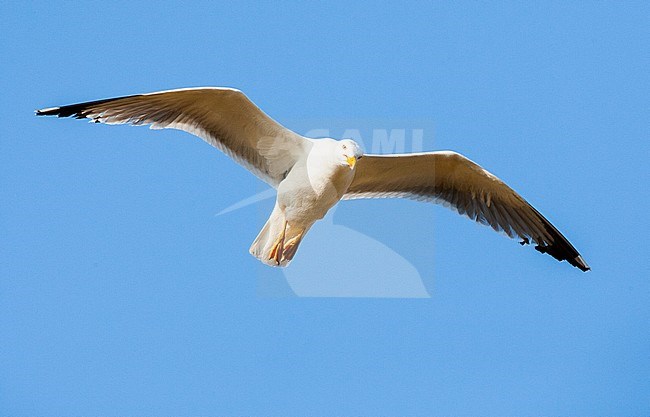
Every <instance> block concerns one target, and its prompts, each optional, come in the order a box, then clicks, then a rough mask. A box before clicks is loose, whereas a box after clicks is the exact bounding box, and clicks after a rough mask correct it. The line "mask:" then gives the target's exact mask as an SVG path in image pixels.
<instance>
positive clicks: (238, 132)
mask: <svg viewBox="0 0 650 417" xmlns="http://www.w3.org/2000/svg"><path fill="white" fill-rule="evenodd" d="M36 115H38V116H58V117H75V118H77V119H84V118H87V119H90V121H92V122H95V123H105V124H131V125H149V126H150V128H151V129H178V130H183V131H186V132H189V133H191V134H193V135H196V136H198V137H200V138H201V139H203V140H205V141H206V142H208V143H209V144H210V145H212V146H214V147H215V148H217V149H219V150H220V151H222V152H224V153H225V154H226V155H228V156H230V157H231V158H232V159H234V160H235V161H236V162H238V163H239V164H241V165H243V166H244V167H245V168H247V169H248V170H250V171H251V172H252V173H253V174H255V175H256V176H258V177H259V178H260V179H261V180H263V181H265V182H266V183H268V184H269V185H271V186H272V187H273V188H274V189H275V190H276V191H277V196H276V201H275V206H274V208H273V211H272V212H271V215H270V217H269V219H268V221H267V222H266V224H265V225H264V227H262V230H261V231H260V232H259V234H258V235H257V238H255V240H254V241H253V244H252V245H251V247H250V250H249V251H250V253H251V254H252V255H253V256H254V257H256V258H257V259H259V260H260V261H261V262H263V263H265V264H267V265H271V266H279V267H284V266H287V265H288V264H289V263H290V262H291V260H292V259H293V258H294V256H295V255H296V251H297V249H298V246H299V245H300V242H301V241H302V239H303V238H304V237H305V234H306V233H307V232H308V231H309V229H310V228H311V227H312V225H313V224H314V223H315V222H316V221H318V220H320V219H322V218H323V217H324V216H325V214H326V213H327V212H328V210H329V209H330V208H332V207H333V206H334V205H336V204H337V203H338V202H339V201H340V200H352V199H362V198H409V199H415V200H420V201H430V202H434V203H439V204H442V205H444V206H446V207H449V208H451V209H453V210H455V211H457V212H458V213H459V214H461V215H465V216H467V217H469V218H470V219H472V220H474V221H476V222H478V223H481V224H484V225H488V226H491V227H492V229H494V230H495V231H497V232H502V233H504V234H505V235H507V236H508V237H510V238H518V239H520V243H521V244H522V245H527V244H529V243H531V242H533V243H534V244H535V249H537V250H538V251H539V252H541V253H546V254H549V255H551V256H552V257H554V258H555V259H557V260H558V261H563V260H566V261H568V262H569V263H570V264H571V265H573V266H575V267H577V268H579V269H580V270H582V271H588V270H589V269H590V268H589V266H588V265H587V263H586V262H585V260H584V259H583V258H582V256H581V255H580V254H579V253H578V251H577V250H576V249H575V248H574V247H573V245H571V243H569V241H568V240H567V239H566V238H565V237H564V236H563V235H562V233H560V232H559V231H558V230H557V229H556V228H555V227H554V226H553V225H552V224H551V223H550V222H549V221H548V220H547V219H546V218H545V217H544V216H542V214H540V212H539V211H537V210H536V209H535V208H534V207H533V206H532V205H530V204H529V203H528V202H527V201H526V200H524V198H522V197H521V196H520V195H519V194H517V192H515V191H514V190H513V189H512V188H510V187H509V186H508V185H506V184H505V183H504V182H503V181H501V180H500V179H499V178H497V177H496V176H495V175H493V174H491V173H490V172H488V171H486V170H485V169H483V168H482V167H481V166H479V165H478V164H476V163H474V162H473V161H471V160H469V159H468V158H466V157H465V156H463V155H461V154H459V153H456V152H453V151H435V152H424V153H411V154H391V155H369V154H366V155H364V153H363V151H362V150H361V147H360V146H359V145H358V144H357V143H356V142H354V141H353V140H351V139H343V140H335V139H332V138H321V139H311V138H306V137H303V136H301V135H299V134H297V133H295V132H293V131H291V130H289V129H287V128H285V127H283V126H282V125H280V124H279V123H277V122H276V121H274V120H273V119H271V118H270V117H269V116H267V115H266V114H265V113H264V112H263V111H262V110H261V109H260V108H259V107H257V106H256V105H255V104H254V103H253V102H252V101H251V100H250V99H248V97H246V95H244V93H242V92H241V91H239V90H236V89H233V88H223V87H201V88H183V89H176V90H168V91H159V92H153V93H148V94H138V95H131V96H124V97H117V98H109V99H104V100H97V101H90V102H85V103H79V104H71V105H67V106H61V107H51V108H46V109H41V110H36Z"/></svg>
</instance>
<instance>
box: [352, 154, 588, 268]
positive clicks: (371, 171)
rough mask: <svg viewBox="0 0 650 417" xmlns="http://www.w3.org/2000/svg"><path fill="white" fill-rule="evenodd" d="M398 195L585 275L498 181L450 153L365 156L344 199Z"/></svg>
mask: <svg viewBox="0 0 650 417" xmlns="http://www.w3.org/2000/svg"><path fill="white" fill-rule="evenodd" d="M382 197H387V198H390V197H403V198H412V199H416V200H424V201H435V202H439V203H442V204H443V205H445V206H447V207H450V208H452V209H454V210H456V211H457V212H458V213H459V214H463V215H466V216H467V217H469V218H470V219H472V220H475V221H477V222H479V223H482V224H486V225H490V226H492V228H493V229H494V230H496V231H503V232H505V233H506V234H507V235H508V236H509V237H511V238H514V237H515V236H518V237H519V238H521V240H522V244H525V243H529V241H531V240H532V241H533V242H535V243H536V246H535V249H537V250H538V251H540V252H542V253H548V254H549V255H551V256H553V257H554V258H555V259H557V260H559V261H562V260H567V261H568V262H569V263H570V264H571V265H573V266H575V267H577V268H580V269H581V270H582V271H588V270H589V269H590V268H589V266H588V265H587V263H586V262H585V261H584V259H582V256H580V254H579V253H578V251H577V250H576V249H575V248H574V247H573V245H571V243H569V241H568V240H567V239H566V238H565V237H564V236H563V235H562V234H561V233H560V232H559V231H558V230H557V229H556V228H555V227H554V226H553V225H552V224H551V223H550V222H549V221H548V220H546V218H544V216H542V215H541V214H540V213H539V212H538V211H537V210H536V209H535V208H534V207H533V206H531V205H530V204H529V203H528V202H527V201H526V200H524V199H523V198H522V197H521V196H520V195H519V194H517V193H516V192H515V191H514V190H513V189H512V188H510V187H508V186H507V185H506V184H505V183H504V182H503V181H501V180H500V179H499V178H497V177H496V176H494V175H492V174H491V173H489V172H488V171H486V170H484V169H483V168H481V167H480V166H479V165H477V164H476V163H474V162H472V161H470V160H469V159H467V158H465V157H464V156H462V155H460V154H458V153H455V152H448V151H444V152H430V153H423V154H405V155H365V156H364V157H363V158H362V159H361V160H359V162H358V163H357V168H356V174H355V177H354V180H353V181H352V184H351V185H350V187H349V189H348V191H347V193H346V194H345V195H344V197H343V198H344V199H355V198H382Z"/></svg>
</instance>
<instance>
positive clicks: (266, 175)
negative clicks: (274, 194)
mask: <svg viewBox="0 0 650 417" xmlns="http://www.w3.org/2000/svg"><path fill="white" fill-rule="evenodd" d="M36 114H37V115H39V116H58V117H75V118H77V119H83V118H88V119H91V120H92V121H93V122H97V123H106V124H132V125H150V127H151V128H152V129H179V130H183V131H186V132H189V133H191V134H193V135H196V136H198V137H200V138H201V139H203V140H205V141H206V142H208V143H209V144H211V145H212V146H214V147H216V148H217V149H219V150H221V151H222V152H224V153H225V154H227V155H228V156H230V157H231V158H233V159H234V160H235V161H236V162H238V163H240V164H241V165H243V166H244V167H245V168H247V169H249V170H250V171H252V172H253V173H254V174H255V175H257V176H258V177H259V178H261V179H262V180H263V181H265V182H267V183H269V184H270V185H272V186H274V187H277V185H278V184H279V183H280V181H282V179H283V178H284V176H285V175H286V173H287V172H288V171H289V170H290V169H291V167H293V165H294V164H295V162H296V161H297V160H298V159H299V158H300V157H301V156H302V155H304V153H305V152H306V151H307V149H308V147H309V146H311V145H310V142H309V141H308V140H307V139H305V138H303V137H302V136H300V135H298V134H296V133H294V132H292V131H290V130H289V129H286V128H284V127H283V126H281V125H280V124H279V123H277V122H275V121H274V120H273V119H271V118H270V117H269V116H267V115H266V114H265V113H264V112H262V110H260V109H259V108H258V107H257V106H256V105H255V104H254V103H253V102H252V101H250V100H249V99H248V97H246V96H245V95H244V93H242V92H241V91H239V90H235V89H231V88H216V87H203V88H187V89H178V90H169V91H160V92H156V93H149V94H139V95H133V96H126V97H117V98H110V99H105V100H97V101H90V102H86V103H79V104H72V105H68V106H62V107H53V108H48V109H42V110H37V111H36ZM270 154H271V155H270ZM269 155H270V156H269Z"/></svg>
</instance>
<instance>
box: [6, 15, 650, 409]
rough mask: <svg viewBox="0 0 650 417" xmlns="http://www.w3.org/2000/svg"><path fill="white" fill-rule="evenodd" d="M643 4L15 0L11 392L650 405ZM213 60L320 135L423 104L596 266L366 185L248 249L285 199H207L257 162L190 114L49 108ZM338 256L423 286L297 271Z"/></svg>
mask: <svg viewBox="0 0 650 417" xmlns="http://www.w3.org/2000/svg"><path fill="white" fill-rule="evenodd" d="M649 12H650V10H649V7H648V5H647V3H646V4H644V3H641V2H637V3H635V2H625V3H624V4H615V3H613V2H597V3H583V2H575V4H570V5H567V4H563V2H545V3H544V4H541V3H540V4H528V5H526V4H522V3H518V2H517V3H514V2H513V3H504V2H502V3H500V4H498V5H486V4H476V3H456V2H454V3H451V2H449V3H439V4H436V5H431V4H428V3H414V4H411V5H408V6H406V5H404V4H400V3H395V4H378V3H377V4H370V3H359V4H356V5H355V4H353V2H328V3H326V4H319V5H316V4H300V3H295V4H290V3H282V4H276V5H265V4H254V3H247V4H243V3H241V4H237V5H234V4H223V5H217V4H214V3H213V2H206V3H202V4H200V3H199V2H192V3H178V2H156V3H155V6H154V3H151V4H146V3H141V2H111V3H110V4H107V3H106V2H85V3H84V4H83V6H80V5H73V4H72V3H60V4H55V3H53V2H23V3H11V2H3V3H2V5H0V16H2V17H1V19H2V25H1V27H2V29H0V31H1V33H2V36H1V37H0V48H1V49H0V52H1V53H2V57H3V65H2V73H3V76H2V86H3V87H2V95H0V103H1V105H2V112H1V113H0V114H1V115H2V116H1V120H2V123H1V124H0V126H1V127H0V129H1V134H0V184H1V187H0V198H1V205H0V236H2V238H1V239H0V275H1V277H2V278H1V279H0V415H7V416H37V415H38V416H61V415H84V416H99V415H101V416H124V415H129V416H151V415H156V416H172V415H173V416H197V415H204V416H224V415H278V416H286V415H314V416H318V415H322V416H329V415H408V416H417V415H422V416H425V415H426V416H433V415H441V416H443V415H444V416H449V415H521V416H536V415H558V416H559V415H565V416H581V415H583V416H594V415H619V416H625V415H635V416H639V415H649V414H650V400H649V398H650V378H649V377H648V376H649V375H650V308H649V306H650V280H649V279H648V278H649V276H650V274H649V268H648V262H647V261H648V259H647V258H648V253H649V250H648V249H649V248H648V243H647V235H648V231H649V230H648V220H647V210H648V203H649V200H648V180H649V178H648V177H649V175H648V168H647V162H646V158H647V156H648V150H649V149H648V139H649V130H648V121H649V120H650V114H649V107H648V97H649V96H650V91H649V86H650V82H649V81H650V80H649V77H648V74H649V73H650V68H649V65H648V64H649V62H648V56H650V54H649V52H650V51H649V50H648V42H647V39H648V36H649V33H648V20H649V19H648V18H649V17H650V13H649ZM204 85H210V86H232V87H237V88H240V89H242V90H243V91H245V92H246V93H247V94H248V96H249V97H250V98H251V99H253V100H254V101H255V102H256V103H257V104H258V105H259V106H260V107H261V108H262V109H264V110H265V111H266V112H267V113H268V114H269V115H271V116H272V117H274V118H275V119H276V120H278V121H279V122H281V123H283V124H284V125H285V126H287V127H289V128H292V129H295V130H297V131H299V132H301V133H304V132H305V131H308V130H310V129H316V128H331V129H333V130H336V129H339V130H338V131H339V132H340V131H341V130H340V129H347V128H350V129H351V128H358V129H360V131H361V132H366V133H363V134H364V135H365V134H367V132H369V131H371V129H373V128H408V129H415V128H421V129H423V131H424V139H423V146H424V147H425V148H426V149H427V150H429V149H453V150H456V151H459V152H461V153H464V154H465V155H467V156H468V157H470V158H472V159H473V160H475V161H477V162H478V163H480V164H482V165H483V166H484V167H486V168H487V169H488V170H490V171H492V172H493V173H495V174H496V175H498V176H500V177H501V178H502V179H504V180H505V181H506V182H508V183H509V184H510V185H511V186H512V187H514V188H515V189H516V190H518V191H519V192H520V193H521V194H522V195H523V196H525V197H526V198H528V199H529V201H531V203H532V204H533V205H535V206H536V207H537V208H538V209H539V210H540V211H541V212H542V213H544V214H545V215H546V216H547V217H548V218H549V219H550V220H551V221H552V222H553V223H554V224H555V225H556V226H557V227H558V228H559V229H560V230H561V231H562V232H563V233H565V234H566V236H567V237H568V238H569V239H570V240H571V241H572V243H573V244H574V245H575V246H576V247H577V248H578V249H579V250H580V251H581V252H582V254H583V255H584V257H585V258H586V259H587V261H588V262H589V263H590V265H591V266H592V268H593V271H591V272H589V273H587V274H583V273H581V272H580V271H578V270H577V269H575V268H572V267H570V266H569V265H568V264H566V263H558V262H556V261H555V260H553V259H551V258H550V257H548V256H542V255H540V254H538V253H537V252H536V251H534V250H533V249H532V248H529V247H528V248H522V247H521V246H520V245H518V244H517V243H516V242H514V241H509V240H508V239H505V238H503V237H501V236H499V235H497V234H495V233H494V232H492V231H491V230H489V229H488V228H485V227H482V226H477V225H475V224H473V223H472V222H470V221H468V220H466V219H464V218H461V217H460V216H457V215H456V214H454V213H452V212H450V211H448V210H446V209H444V208H442V207H437V206H432V205H426V204H421V203H415V202H409V201H357V202H346V203H343V204H342V205H341V206H340V207H338V209H337V210H336V212H335V213H334V214H333V216H332V217H331V218H330V219H328V222H329V223H328V224H329V226H328V227H324V228H323V229H322V231H321V232H318V231H317V230H314V231H313V233H310V235H308V236H307V239H306V241H305V242H304V244H303V247H301V249H300V251H299V252H298V258H299V259H300V255H301V254H304V256H303V259H302V260H301V264H300V265H299V264H298V260H297V261H296V264H295V266H296V269H295V271H299V273H298V272H296V273H294V275H289V274H287V275H285V274H283V273H282V272H280V271H278V270H275V269H269V268H267V267H264V266H263V265H261V264H259V263H258V262H257V261H256V260H255V259H254V258H252V257H251V256H250V255H249V254H248V246H249V245H250V243H251V242H252V240H253V239H254V238H255V236H256V235H257V232H258V231H259V229H260V228H261V227H262V225H263V223H264V221H265V218H266V216H267V215H268V213H269V212H270V209H271V206H272V201H271V200H266V201H262V202H260V203H257V204H254V205H250V206H247V207H244V208H242V209H240V210H237V211H233V212H230V213H227V214H224V215H219V216H217V215H216V214H217V213H219V212H220V211H221V210H223V209H224V208H226V207H228V206H230V205H232V204H234V203H237V202H238V201H241V200H242V199H244V198H247V197H250V196H251V195H254V194H255V193H257V192H260V191H263V190H264V187H263V185H262V183H261V182H259V181H258V180H257V179H256V178H255V177H253V176H252V175H250V174H248V173H247V172H246V171H245V170H243V169H242V168H240V167H239V166H237V165H236V164H234V163H232V162H231V161H230V160H228V158H226V157H225V156H223V155H222V154H220V153H219V152H217V151H215V150H214V149H212V148H210V147H209V146H207V145H205V144H204V143H203V142H201V141H200V140H199V139H196V138H193V137H192V136H190V135H188V134H185V133H182V132H177V131H164V132H161V131H156V132H152V131H149V130H147V129H145V128H132V127H121V126H120V127H114V126H98V125H90V124H88V123H84V122H82V121H75V120H63V119H62V120H56V119H51V118H49V119H48V118H36V117H35V116H34V115H33V111H34V109H36V108H41V107H47V106H53V105H61V104H68V103H74V102H79V101H85V100H92V99H98V98H105V97H112V96H118V95H125V94H134V93H141V92H150V91H156V90H162V89H170V88H178V87H191V86H204ZM364 129H365V130H364ZM409 131H410V130H409ZM328 233H329V234H328ZM356 241H358V242H361V243H363V244H350V243H349V242H356ZM340 249H345V251H343V252H342V251H341V250H340ZM321 250H322V251H323V252H320V251H321ZM309 253H311V254H312V255H311V256H310V255H309ZM314 253H315V254H316V255H313V254H314ZM319 253H326V254H328V255H327V259H328V260H331V262H329V263H330V264H332V265H335V264H338V263H337V262H340V263H343V264H344V265H346V266H349V267H348V268H342V270H343V271H345V272H339V270H337V269H334V267H331V268H328V267H327V262H325V263H323V262H322V259H320V261H321V262H320V263H319V262H317V261H319V256H318V254H319ZM342 253H343V254H345V255H346V256H343V255H342ZM324 265H325V266H324ZM411 268H413V269H411ZM414 270H415V271H416V272H417V277H418V279H419V281H418V280H416V281H417V282H416V283H415V284H413V282H414V281H408V280H410V279H412V278H413V274H412V272H413V271H414ZM343 273H346V274H349V275H340V274H343ZM409 274H410V275H409ZM407 275H408V276H407ZM342 277H343V278H345V279H348V278H349V279H351V280H353V281H349V282H350V285H353V283H358V282H363V283H364V284H363V285H364V286H365V288H366V289H367V288H368V286H369V285H370V286H371V288H372V283H373V280H377V282H388V281H385V280H386V279H390V282H389V283H388V284H386V285H393V286H395V284H396V283H399V280H400V279H403V280H404V286H406V285H411V284H413V285H416V284H417V285H422V286H423V287H422V288H424V290H425V291H426V294H427V295H429V297H428V298H427V297H425V298H399V297H398V298H358V297H355V298H347V297H337V298H332V297H301V296H299V295H301V294H297V293H296V288H299V286H300V285H303V287H301V288H303V289H304V286H305V285H306V284H305V283H311V284H309V285H307V287H308V288H307V289H308V290H309V289H312V290H313V289H314V285H318V283H319V282H330V283H331V282H333V281H332V280H336V279H339V280H340V279H341V278H342ZM386 277H388V278H386ZM407 278H408V280H407ZM292 280H293V283H294V284H295V285H294V286H292V285H289V284H290V283H291V281H292ZM354 280H356V281H354ZM381 280H384V281H381ZM343 282H345V280H343ZM296 285H297V286H296ZM382 285H383V284H382ZM417 285H416V286H417ZM398 287H399V286H398ZM339 288H340V287H339ZM412 288H415V287H412ZM298 291H301V290H298ZM302 295H305V294H304V293H303V294H302ZM312 295H313V294H312Z"/></svg>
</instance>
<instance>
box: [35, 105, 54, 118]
mask: <svg viewBox="0 0 650 417" xmlns="http://www.w3.org/2000/svg"><path fill="white" fill-rule="evenodd" d="M60 111H61V107H49V108H47V109H40V110H36V111H35V112H34V113H35V114H36V115H37V116H58V115H59V112H60Z"/></svg>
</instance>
